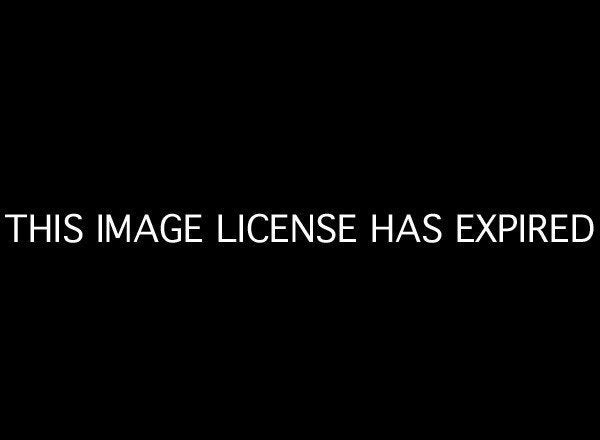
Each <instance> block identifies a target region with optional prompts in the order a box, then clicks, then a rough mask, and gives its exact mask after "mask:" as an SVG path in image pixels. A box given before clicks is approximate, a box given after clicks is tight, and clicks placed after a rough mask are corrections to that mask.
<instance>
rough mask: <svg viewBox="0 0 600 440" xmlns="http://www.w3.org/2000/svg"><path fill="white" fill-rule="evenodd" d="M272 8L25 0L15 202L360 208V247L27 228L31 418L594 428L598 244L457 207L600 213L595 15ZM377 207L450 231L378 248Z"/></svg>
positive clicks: (22, 390) (75, 207) (10, 148)
mask: <svg viewBox="0 0 600 440" xmlns="http://www.w3.org/2000/svg"><path fill="white" fill-rule="evenodd" d="M52 12H57V11H52ZM153 12H157V11H153ZM163 12H164V11H163ZM247 12H248V14H247V13H246V12H240V11H239V10H237V9H236V11H233V10H232V11H228V12H227V13H225V14H224V15H223V14H221V15H216V14H215V13H214V12H212V11H211V12H207V11H204V12H195V13H193V14H190V15H188V14H186V13H184V12H183V11H180V12H177V13H175V15H173V16H171V15H170V14H169V15H167V14H166V13H165V15H164V16H163V14H162V12H161V14H159V15H160V18H156V16H155V15H152V17H150V16H147V15H146V13H145V12H144V13H141V12H140V11H137V12H136V13H133V14H127V15H126V14H125V13H124V12H122V13H119V14H114V16H112V15H111V16H110V17H107V18H102V19H100V18H99V17H100V15H97V14H100V12H97V13H96V12H95V13H94V14H92V15H85V19H83V18H82V16H78V18H77V19H75V18H74V19H66V22H65V23H63V22H62V21H57V20H50V19H48V16H46V17H45V16H44V14H43V13H41V14H40V16H36V17H35V19H34V18H33V15H36V14H34V13H33V12H32V11H30V12H28V14H26V15H25V16H23V17H24V19H25V20H24V21H19V23H18V24H16V25H15V26H14V29H10V30H8V31H7V39H6V44H5V52H4V55H3V66H4V67H3V70H4V72H3V73H4V74H5V79H4V80H3V85H4V87H3V96H4V99H3V110H4V111H3V124H2V125H3V133H4V136H3V137H4V142H3V156H4V158H3V160H2V173H1V176H2V177H1V179H2V201H1V202H2V205H1V206H2V213H3V214H4V213H5V212H31V213H42V212H43V213H67V212H79V213H83V214H86V215H87V216H89V215H92V214H94V213H96V212H105V211H107V210H110V211H113V212H124V211H131V212H151V213H153V214H155V215H158V214H160V213H163V212H169V211H175V212H179V213H186V212H190V213H202V214H204V215H205V216H206V217H208V218H210V217H211V216H214V215H215V214H216V213H217V212H222V211H229V212H237V211H239V210H243V211H246V212H252V211H256V212H288V213H292V212H294V213H319V212H325V211H328V212H334V213H335V212H356V213H359V215H361V243H360V244H359V245H348V246H342V245H338V246H331V247H326V248H323V247H321V248H317V247H291V246H285V245H283V246H275V245H273V246H268V247H262V248H252V247H244V248H234V249H232V248H227V249H225V248H218V247H216V246H214V245H210V244H207V245H206V246H199V247H175V248H164V247H158V248H154V247H152V246H138V247H129V248H128V247H126V246H124V247H117V248H115V247H111V248H102V247H98V246H95V245H94V244H93V243H88V244H83V245H81V246H76V247H63V246H54V247H53V246H39V247H35V248H31V247H27V246H23V247H20V246H10V245H9V243H8V242H7V240H4V242H3V245H2V254H3V257H5V258H3V263H2V264H3V270H2V273H3V278H4V282H3V284H4V285H5V286H6V287H5V288H3V289H2V291H3V295H2V301H3V303H4V304H3V307H2V311H3V314H4V315H5V319H3V324H4V327H5V331H4V338H3V339H4V341H5V347H6V348H5V355H6V356H5V358H6V362H5V365H7V366H8V367H9V370H10V373H9V374H8V375H7V376H6V382H7V384H8V385H9V386H10V388H11V389H13V388H14V389H15V393H14V394H11V396H14V397H11V404H10V408H11V412H12V413H13V414H15V415H20V416H23V414H31V410H32V409H34V408H35V409H38V410H40V411H39V412H40V413H41V414H45V415H46V417H47V418H45V419H44V420H47V421H46V422H44V423H49V424H52V425H57V426H63V423H67V424H71V423H73V420H74V419H77V420H78V421H83V422H88V423H86V425H87V426H88V427H89V426H99V427H107V426H109V425H112V422H113V421H123V420H128V421H131V420H133V421H134V425H136V426H138V427H148V426H150V427H152V428H153V429H158V426H157V425H160V426H163V427H165V428H166V429H167V430H168V431H171V430H174V429H176V428H180V427H181V426H183V425H184V424H183V422H184V421H191V422H192V423H193V424H201V426H198V427H200V428H202V427H203V426H204V425H203V423H205V420H207V419H208V420H210V421H212V422H213V423H214V422H216V423H217V424H218V425H219V426H221V427H222V429H225V430H230V429H239V428H242V429H251V428H255V427H256V428H261V429H266V428H269V429H273V428H274V427H275V426H276V425H278V424H279V423H281V422H283V423H282V424H283V426H284V427H285V428H286V429H287V430H286V431H282V432H288V431H290V430H291V431H295V430H298V429H306V430H308V432H314V431H313V430H312V429H313V428H312V427H313V426H315V422H317V423H318V422H323V421H328V422H330V423H329V426H330V428H329V429H331V430H332V431H331V432H337V430H340V429H344V428H350V429H357V430H358V429H359V428H363V429H365V430H366V431H365V432H372V431H373V430H375V429H383V428H384V427H386V426H387V425H388V424H389V423H391V424H392V426H395V427H396V428H399V427H400V428H401V427H403V426H407V427H408V425H404V424H403V423H405V422H401V421H402V420H407V419H408V420H410V421H412V422H413V423H416V424H418V425H420V426H421V427H422V428H423V429H426V430H431V429H440V428H441V429H455V428H460V429H465V428H467V427H469V428H471V429H473V428H474V427H475V425H477V424H478V423H481V422H483V425H484V426H485V427H486V428H487V429H488V430H490V429H491V430H497V429H507V430H509V432H512V431H510V430H511V429H512V428H511V427H512V426H514V423H515V422H522V421H525V420H528V421H532V420H533V421H534V423H532V424H531V426H532V428H533V429H540V427H548V426H551V427H553V428H556V429H557V428H558V426H557V425H559V424H560V425H561V426H563V427H566V428H568V429H573V424H572V423H573V419H572V418H571V416H572V415H573V414H576V415H577V417H578V418H579V420H580V421H581V420H583V419H584V418H585V417H586V414H588V411H589V409H586V408H587V405H586V403H585V402H586V396H589V395H590V394H591V393H592V390H593V389H595V388H594V385H593V381H592V375H591V372H592V371H593V369H594V366H595V365H596V364H595V363H594V362H592V359H593V356H592V355H593V348H594V347H593V341H594V339H595V338H596V336H597V327H598V326H597V322H596V320H595V314H596V310H597V304H596V301H595V299H594V297H593V295H594V293H595V290H597V289H596V287H595V284H594V283H593V281H595V279H594V269H595V266H596V262H597V253H596V247H597V238H595V239H594V242H593V243H590V244H587V245H560V244H559V245H552V246H544V245H541V246H522V245H521V246H518V245H515V244H508V245H506V246H486V245H482V246H460V245H458V244H456V243H455V242H454V241H455V240H454V238H455V236H454V225H453V218H454V216H455V215H456V214H457V213H460V212H477V213H487V214H490V213H512V214H518V213H530V212H531V213H545V214H549V213H585V214H588V215H592V216H593V217H594V218H595V220H596V221H597V212H598V211H597V208H596V207H595V205H596V203H595V200H596V199H595V195H594V193H593V188H594V187H595V186H596V184H595V180H596V179H595V178H594V177H595V174H594V161H593V159H592V154H593V152H592V147H593V146H594V145H596V144H597V135H596V133H595V130H594V128H595V121H596V118H597V108H596V107H595V102H596V101H597V85H596V84H595V82H594V81H593V78H595V77H597V69H596V68H595V66H594V65H593V54H594V52H593V49H594V47H593V46H592V44H591V43H592V40H591V39H589V38H590V36H589V35H588V33H591V32H592V29H591V28H589V27H588V26H587V25H586V24H585V23H584V22H583V21H582V19H581V18H580V17H575V18H569V17H567V16H566V15H565V16H563V17H561V19H560V20H559V21H556V19H553V20H550V19H549V18H543V17H542V16H541V15H540V14H539V13H536V14H532V15H527V17H526V18H524V17H525V13H524V11H521V13H520V14H516V15H514V16H513V15H510V14H509V16H506V15H504V14H500V11H496V12H494V13H487V12H483V11H481V13H480V15H477V13H476V12H475V11H469V14H466V11H445V12H441V11H427V12H425V13H420V14H416V13H414V12H412V11H404V12H397V11H395V12H393V13H392V12H385V11H380V12H376V13H374V14H371V13H369V14H367V13H366V11H353V12H354V14H351V15H347V14H346V13H344V14H338V13H332V14H328V15H327V17H326V18H325V14H324V11H321V13H319V14H308V16H307V15H306V14H303V13H301V11H295V12H293V13H284V12H283V11H281V12H280V13H276V12H275V11H272V10H270V11H269V13H268V14H267V13H266V12H265V11H262V12H261V11H255V10H253V11H247ZM305 12H306V11H305ZM338 12H339V11H338ZM446 12H448V13H449V12H453V13H454V15H446ZM538 12H539V11H538ZM69 13H70V14H73V13H74V12H73V11H70V12H69ZM250 13H253V14H251V15H249V14H250ZM75 14H76V13H75ZM278 14H280V15H278ZM470 14H474V15H470ZM184 16H185V18H184ZM69 17H70V15H69ZM102 17H104V15H102ZM257 17H259V18H260V19H259V18H257ZM517 17H518V18H517ZM63 18H65V16H64V15H63ZM375 212H376V213H380V214H387V213H395V214H405V213H413V214H423V213H428V212H438V213H440V214H441V215H443V217H444V219H445V220H446V221H447V225H448V227H447V228H445V229H444V233H445V238H444V241H443V243H441V244H440V245H438V246H420V247H417V246H413V245H411V244H410V243H407V244H406V245H401V246H394V247H377V248H376V247H374V246H371V245H369V244H368V238H369V234H368V229H367V228H366V225H368V223H364V221H365V220H368V218H369V215H370V214H371V213H375ZM363 229H366V232H365V231H363ZM3 233H5V231H3ZM4 237H6V235H4ZM54 411H56V412H58V413H61V414H63V416H62V417H54V416H52V414H53V412H54ZM36 413H38V412H36ZM40 417H41V416H40ZM173 417H174V418H173ZM40 420H41V419H40ZM92 423H93V424H92ZM578 425H579V423H578ZM48 426H50V425H48ZM133 429H139V428H135V427H134V428H133Z"/></svg>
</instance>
